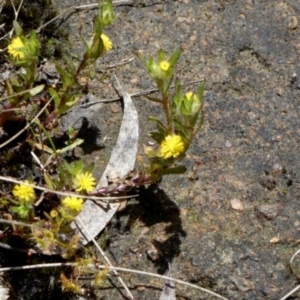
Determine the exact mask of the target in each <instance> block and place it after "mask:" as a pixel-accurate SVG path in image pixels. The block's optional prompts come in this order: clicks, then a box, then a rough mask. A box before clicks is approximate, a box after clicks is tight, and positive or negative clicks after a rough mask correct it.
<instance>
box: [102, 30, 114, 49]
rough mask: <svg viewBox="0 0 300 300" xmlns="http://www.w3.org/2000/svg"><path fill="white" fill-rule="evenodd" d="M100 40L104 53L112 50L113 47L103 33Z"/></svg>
mask: <svg viewBox="0 0 300 300" xmlns="http://www.w3.org/2000/svg"><path fill="white" fill-rule="evenodd" d="M101 40H102V42H103V47H104V52H108V51H109V50H111V49H112V46H113V44H112V41H111V40H110V38H109V37H108V36H107V35H106V34H104V33H102V34H101Z"/></svg>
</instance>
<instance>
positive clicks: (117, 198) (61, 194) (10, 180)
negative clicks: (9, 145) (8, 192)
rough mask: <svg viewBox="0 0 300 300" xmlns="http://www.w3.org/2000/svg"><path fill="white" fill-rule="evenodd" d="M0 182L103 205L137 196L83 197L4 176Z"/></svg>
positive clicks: (0, 178) (0, 177)
mask: <svg viewBox="0 0 300 300" xmlns="http://www.w3.org/2000/svg"><path fill="white" fill-rule="evenodd" d="M0 180H3V181H7V182H11V183H15V184H22V185H25V186H30V187H32V188H34V189H37V190H40V191H43V192H48V193H52V194H56V195H60V196H66V197H68V196H73V197H78V198H82V199H89V200H94V201H102V202H104V203H105V204H107V201H109V202H113V201H118V200H120V201H121V200H123V199H129V198H133V197H137V196H138V195H130V196H117V197H96V196H85V195H79V194H75V193H70V192H60V191H55V190H50V189H47V188H44V187H40V186H37V185H34V184H30V183H27V182H24V181H19V180H16V179H14V178H11V177H4V176H0Z"/></svg>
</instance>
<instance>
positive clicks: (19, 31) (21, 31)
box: [13, 21, 23, 36]
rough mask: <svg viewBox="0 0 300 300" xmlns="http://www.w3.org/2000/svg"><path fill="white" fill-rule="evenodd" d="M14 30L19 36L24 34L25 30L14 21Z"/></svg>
mask: <svg viewBox="0 0 300 300" xmlns="http://www.w3.org/2000/svg"><path fill="white" fill-rule="evenodd" d="M13 26H14V30H15V33H16V35H17V36H20V35H21V34H23V29H22V27H21V26H20V25H19V23H18V22H17V21H13Z"/></svg>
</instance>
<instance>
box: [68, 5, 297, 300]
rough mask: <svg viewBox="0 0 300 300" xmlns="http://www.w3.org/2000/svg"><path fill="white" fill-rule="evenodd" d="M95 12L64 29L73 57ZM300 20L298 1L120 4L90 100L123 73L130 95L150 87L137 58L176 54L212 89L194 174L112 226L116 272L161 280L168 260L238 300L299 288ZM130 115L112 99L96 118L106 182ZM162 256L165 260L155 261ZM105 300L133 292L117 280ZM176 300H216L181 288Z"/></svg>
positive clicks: (147, 285)
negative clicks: (153, 254) (157, 276)
mask: <svg viewBox="0 0 300 300" xmlns="http://www.w3.org/2000/svg"><path fill="white" fill-rule="evenodd" d="M84 3H85V2H84V1H80V4H84ZM70 4H71V3H70ZM74 4H75V3H74ZM95 13H96V12H95V11H93V10H91V11H89V12H83V11H82V12H80V14H79V16H80V18H78V14H73V15H71V16H70V18H68V20H67V21H66V22H68V26H69V27H68V28H69V30H70V32H71V36H70V39H71V45H73V47H72V48H71V49H70V50H69V51H70V52H72V53H76V52H77V51H79V50H80V47H79V46H77V44H78V45H79V44H80V42H79V38H78V36H76V33H78V26H79V25H83V27H84V30H86V31H88V30H89V28H90V27H89V26H91V21H92V19H93V15H94V14H95ZM299 13H300V2H299V1H297V0H290V1H286V2H283V1H279V0H273V1H268V0H266V1H263V0H260V1H256V0H240V1H239V0H236V1H234V0H231V1H221V0H220V1H217V0H216V1H213V0H209V1H197V0H195V1H188V0H187V1H181V2H179V1H150V0H149V1H134V5H123V6H117V7H116V14H117V20H116V22H115V24H114V25H113V26H112V27H111V28H110V29H109V30H108V31H107V34H108V35H109V36H110V37H111V39H112V40H113V43H114V49H113V51H111V52H109V53H108V54H107V56H105V58H104V60H102V61H101V63H99V65H98V64H97V66H95V70H96V73H95V74H96V76H95V79H94V80H93V81H92V82H91V84H90V92H92V93H94V94H95V95H97V97H99V98H112V97H113V96H114V95H115V94H114V89H113V88H112V80H111V78H110V77H111V75H112V74H113V73H114V74H116V75H117V76H118V78H119V80H120V82H121V83H122V85H123V86H124V87H125V89H126V90H127V91H128V92H129V93H134V92H139V91H142V90H146V89H149V88H152V87H153V85H152V83H151V80H150V79H149V77H148V76H147V74H146V72H145V70H144V68H143V66H142V63H141V62H140V61H139V60H138V59H137V58H136V56H135V54H136V53H137V52H139V53H142V54H143V55H144V56H148V55H153V54H155V52H156V51H157V50H158V49H159V48H162V49H164V50H165V51H167V52H168V53H171V52H172V51H173V50H174V49H176V48H178V47H182V48H183V49H184V51H183V54H182V57H181V59H180V62H179V66H178V72H177V75H178V77H180V78H181V79H182V81H183V82H190V81H194V80H197V79H199V80H200V79H202V78H205V80H206V88H205V97H204V99H205V105H204V111H205V123H204V126H203V129H202V130H201V132H200V133H199V135H198V136H197V137H196V140H195V142H194V143H193V145H192V147H191V148H190V150H189V152H188V155H187V158H186V159H185V161H184V164H185V165H186V167H187V168H188V172H187V174H184V175H182V176H173V177H168V178H164V179H163V182H162V183H161V184H160V186H159V188H154V189H153V190H151V191H147V192H146V191H141V197H140V199H139V201H132V202H129V204H128V206H127V208H126V209H125V211H123V212H121V213H119V214H118V216H117V217H116V218H115V219H114V220H113V221H112V223H111V224H110V225H109V227H108V228H107V230H105V232H104V233H103V239H105V238H106V239H107V241H109V243H107V244H108V247H107V253H108V255H109V256H110V257H111V259H112V262H113V264H116V265H118V266H122V267H128V268H133V269H139V270H144V271H149V272H154V273H155V272H159V273H161V274H162V273H165V272H166V270H167V261H169V262H170V263H171V267H172V273H173V276H174V277H175V278H178V279H182V280H185V281H188V282H191V283H195V284H197V285H199V286H202V287H205V288H208V289H210V290H213V291H215V292H217V293H219V294H221V295H223V296H225V297H227V298H228V299H239V300H240V299H249V300H250V299H253V300H254V299H255V300H260V299H274V300H275V299H280V298H281V297H282V296H283V295H284V294H285V293H287V292H288V291H289V290H291V289H292V288H293V287H295V285H296V284H297V276H299V275H300V273H299V272H297V271H296V270H297V269H298V270H299V268H298V267H297V261H295V264H294V266H293V268H294V270H295V273H294V274H293V273H292V272H291V269H290V267H289V259H290V258H291V256H292V255H293V253H294V252H295V251H296V250H298V248H299V247H300V245H299V240H300V239H299V237H300V233H299V231H300V220H299V216H300V208H299V195H300V177H299V176H300V172H299V160H298V156H299V154H298V153H299V145H300V143H299V134H300V132H299V131H300V129H299V124H300V120H299V110H298V98H299V96H300V81H299V76H300V68H299V56H300V39H299V26H297V22H298V20H297V18H298V16H299ZM84 30H83V31H84ZM73 34H74V35H73ZM132 57H135V60H133V61H132V62H131V63H127V64H122V65H118V64H120V63H122V62H126V61H128V60H129V59H130V58H132ZM113 65H118V66H116V67H114V68H109V69H107V67H108V66H113ZM190 89H194V90H195V89H196V85H188V86H187V91H188V90H190ZM134 103H135V105H136V107H137V109H138V111H139V117H140V127H141V130H140V132H141V133H140V134H141V145H140V146H141V150H142V145H143V144H146V143H147V141H148V140H149V139H148V137H147V132H148V131H149V128H150V127H149V126H148V125H145V124H146V122H147V117H148V116H149V115H152V114H156V113H158V108H157V107H156V106H155V105H153V104H152V103H148V102H146V100H145V99H143V98H134ZM121 112H122V111H121V105H120V103H112V104H106V105H104V106H102V107H101V108H99V111H97V114H96V115H95V114H94V113H93V115H92V116H91V118H92V119H93V122H96V123H97V125H98V126H99V129H100V132H101V136H100V140H101V143H102V145H103V146H104V149H102V150H100V151H97V152H96V151H91V152H90V153H88V154H86V157H87V159H89V160H91V161H95V162H96V164H97V165H96V168H95V175H97V176H98V177H99V178H100V176H101V172H102V171H103V169H104V166H105V164H104V163H105V160H106V161H107V157H108V156H109V152H110V151H111V149H112V147H113V145H114V142H115V138H116V135H117V132H118V128H119V126H120V120H121ZM95 116H96V117H97V118H96V119H95ZM129 150H130V149H129ZM141 153H142V151H141ZM97 173H98V174H97ZM234 203H238V204H239V205H240V206H239V207H238V208H239V209H238V210H237V209H234ZM153 249H156V250H159V252H160V259H158V260H155V257H154V258H153V257H152V260H151V257H149V255H147V253H151V250H153ZM153 259H154V261H153ZM123 278H124V280H125V282H127V283H128V285H129V287H130V289H131V290H132V293H133V294H134V295H135V296H136V299H158V298H159V295H160V293H161V287H162V283H161V282H160V281H159V280H156V279H155V280H154V279H151V278H148V277H141V276H134V275H124V277H123ZM97 299H116V300H117V299H124V295H123V294H121V293H120V292H119V291H118V290H117V289H116V288H115V287H113V286H111V285H110V284H108V285H107V289H104V290H102V291H101V292H100V294H98V296H97ZM177 299H191V300H192V299H212V298H210V297H209V296H207V295H206V294H204V293H203V294H202V293H199V291H195V290H192V289H190V288H186V287H183V286H177ZM290 299H300V294H298V295H297V294H296V295H294V297H291V298H290Z"/></svg>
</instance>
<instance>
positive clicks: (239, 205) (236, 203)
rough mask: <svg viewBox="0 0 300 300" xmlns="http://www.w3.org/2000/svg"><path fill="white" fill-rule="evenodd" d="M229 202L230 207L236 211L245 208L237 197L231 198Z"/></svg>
mask: <svg viewBox="0 0 300 300" xmlns="http://www.w3.org/2000/svg"><path fill="white" fill-rule="evenodd" d="M230 204H231V207H232V208H233V209H234V210H238V211H244V210H245V208H244V205H243V203H242V202H241V200H239V199H231V200H230Z"/></svg>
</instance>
